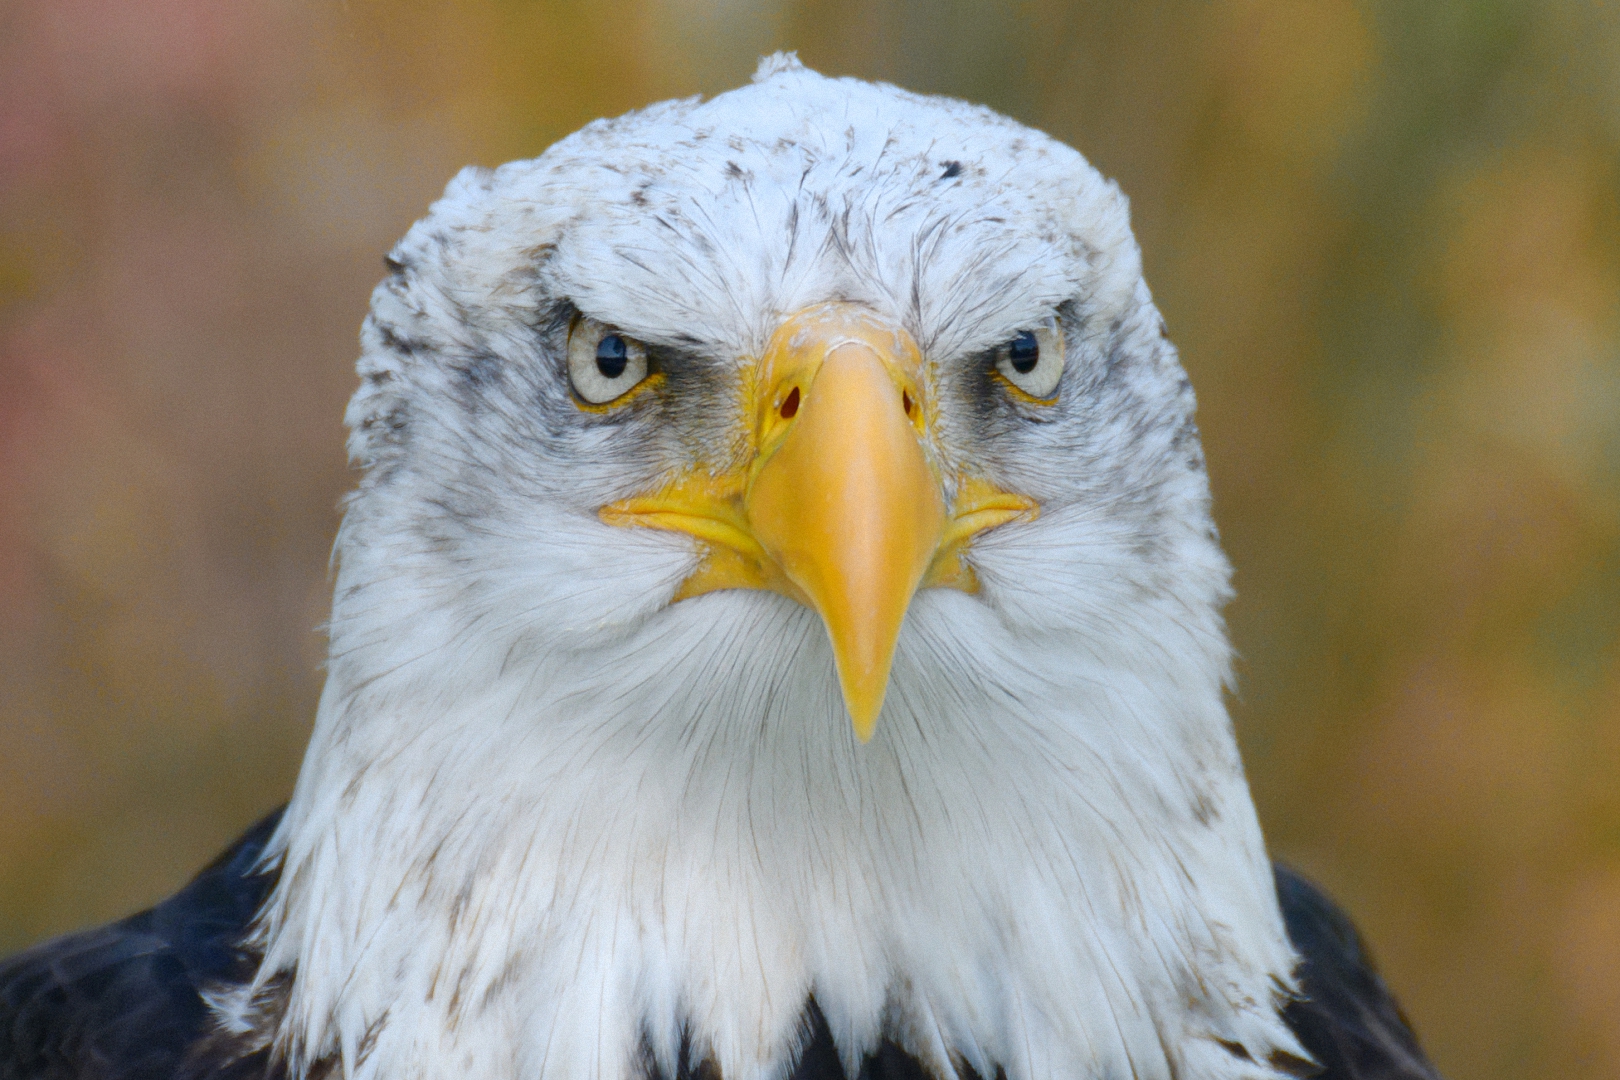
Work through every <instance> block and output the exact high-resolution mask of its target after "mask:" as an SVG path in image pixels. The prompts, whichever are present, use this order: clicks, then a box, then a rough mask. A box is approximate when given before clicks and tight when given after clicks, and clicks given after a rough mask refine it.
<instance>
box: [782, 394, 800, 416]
mask: <svg viewBox="0 0 1620 1080" xmlns="http://www.w3.org/2000/svg"><path fill="white" fill-rule="evenodd" d="M798 412H799V388H798V387H797V386H795V387H794V388H793V389H792V390H791V391H789V392H788V396H787V397H786V398H785V399H784V400H783V402H782V408H781V413H782V419H784V420H791V419H793V418H794V416H796V415H798Z"/></svg>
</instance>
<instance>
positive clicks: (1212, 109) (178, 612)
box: [0, 0, 1620, 1080]
mask: <svg viewBox="0 0 1620 1080" xmlns="http://www.w3.org/2000/svg"><path fill="white" fill-rule="evenodd" d="M777 48H796V49H798V50H799V52H800V55H801V57H802V58H803V59H804V60H805V61H806V62H807V63H809V64H810V65H812V66H814V67H817V68H819V69H820V70H822V71H825V72H828V73H836V74H854V75H859V76H863V77H867V78H880V79H887V80H891V81H895V82H898V83H901V84H903V85H906V86H908V87H910V88H912V89H917V90H924V91H933V92H941V93H949V94H953V95H957V96H962V97H967V98H972V99H975V100H979V101H983V102H985V103H987V104H990V105H992V106H994V107H996V108H998V109H1001V110H1002V111H1005V112H1008V113H1010V114H1011V115H1013V116H1015V117H1017V118H1019V119H1021V120H1023V121H1025V122H1028V123H1031V124H1034V125H1036V126H1039V127H1042V128H1044V129H1046V130H1048V131H1050V132H1052V133H1054V134H1055V135H1057V136H1059V137H1060V138H1063V139H1065V140H1066V141H1068V142H1070V143H1072V144H1073V145H1075V146H1077V147H1078V148H1080V149H1081V150H1082V151H1083V152H1084V153H1085V154H1086V155H1087V156H1088V157H1090V158H1091V160H1092V161H1093V162H1095V163H1096V164H1097V165H1098V166H1099V167H1100V168H1101V169H1102V170H1103V172H1104V173H1106V174H1108V175H1109V176H1112V177H1115V178H1117V179H1118V180H1119V182H1120V184H1121V185H1122V187H1123V188H1124V189H1125V191H1126V192H1127V193H1128V194H1129V195H1130V196H1131V198H1132V200H1133V202H1132V205H1133V211H1134V216H1135V221H1136V225H1137V229H1138V233H1139V236H1140V239H1141V241H1142V245H1143V249H1144V252H1145V257H1146V263H1147V268H1148V276H1149V281H1150V282H1151V283H1152V285H1153V287H1154V289H1155V292H1156V296H1157V297H1158V299H1159V302H1160V304H1161V306H1162V308H1163V310H1164V313H1165V316H1166V318H1167V320H1168V322H1169V326H1170V330H1171V334H1172V336H1173V337H1174V338H1175V340H1176V341H1177V342H1178V343H1179V344H1180V345H1181V347H1182V350H1183V355H1184V359H1185V362H1186V365H1187V367H1188V369H1189V370H1190V372H1191V374H1192V378H1193V381H1194V384H1195V385H1196V386H1197V387H1198V389H1199V392H1200V395H1201V398H1200V400H1201V404H1202V409H1201V424H1202V428H1203V432H1204V437H1205V440H1206V446H1207V450H1208V458H1209V465H1210V473H1211V476H1212V478H1213V481H1214V484H1215V495H1216V512H1217V516H1218V518H1219V521H1220V524H1221V528H1222V530H1223V534H1224V537H1225V541H1226V544H1227V547H1228V550H1229V551H1230V553H1231V555H1232V558H1233V561H1234V562H1235V564H1236V566H1237V586H1238V590H1239V598H1238V600H1237V601H1236V602H1235V603H1234V604H1233V605H1232V607H1231V609H1230V612H1229V615H1230V620H1231V627H1232V632H1233V635H1234V637H1235V639H1236V643H1237V646H1238V649H1239V651H1240V652H1241V654H1242V664H1241V681H1240V685H1239V687H1238V688H1237V692H1236V694H1235V696H1234V701H1233V707H1234V715H1235V717H1236V722H1237V726H1238V731H1239V734H1240V736H1241V738H1242V741H1243V745H1244V750H1245V753H1246V755H1247V760H1248V763H1249V768H1250V773H1251V778H1252V781H1253V785H1254V791H1255V796H1256V800H1257V802H1258V804H1259V808H1260V813H1261V817H1262V820H1263V822H1264V823H1265V826H1266V829H1267V833H1268V836H1269V838H1270V841H1271V843H1272V846H1273V849H1274V851H1275V853H1276V854H1277V855H1278V856H1279V857H1281V858H1284V859H1286V860H1289V861H1291V862H1293V863H1295V864H1297V865H1298V866H1300V867H1301V868H1302V869H1304V870H1305V871H1306V872H1308V873H1309V874H1311V875H1313V876H1315V877H1317V878H1318V879H1320V880H1321V881H1322V882H1323V883H1324V884H1325V885H1326V886H1327V887H1328V888H1329V889H1330V890H1331V891H1332V892H1333V893H1334V894H1335V895H1336V896H1338V897H1339V898H1340V899H1341V900H1342V901H1343V902H1344V903H1345V904H1346V905H1347V906H1348V907H1349V909H1350V910H1351V911H1352V913H1353V914H1354V915H1355V916H1356V918H1357V919H1358V920H1359V921H1360V923H1361V924H1362V926H1363V928H1364V929H1365V930H1366V932H1367V933H1368V935H1369V937H1370V939H1371V941H1372V942H1373V945H1374V947H1375V949H1376V952H1377V954H1378V956H1379V958H1380V960H1381V962H1382V965H1383V967H1384V969H1385V973H1386V975H1387V976H1388V978H1389V980H1390V981H1391V982H1392V983H1393V985H1394V986H1395V988H1396V989H1397V991H1398V992H1399V993H1400V994H1401V996H1402V997H1403V999H1404V1002H1405V1004H1406V1006H1407V1009H1408V1011H1409V1013H1410V1014H1411V1016H1412V1018H1413V1020H1414V1023H1415V1024H1416V1026H1417V1028H1418V1029H1419V1032H1420V1034H1421V1035H1422V1037H1423V1038H1424V1040H1425V1042H1426V1043H1427V1045H1428V1047H1429V1048H1430V1050H1431V1051H1432V1053H1433V1056H1434V1058H1435V1060H1436V1062H1437V1064H1438V1065H1439V1066H1440V1067H1441V1069H1442V1070H1443V1071H1445V1072H1446V1074H1447V1075H1449V1076H1452V1077H1457V1078H1463V1077H1467V1078H1472V1080H1496V1078H1502V1080H1506V1078H1509V1077H1513V1078H1518V1077H1527V1076H1558V1077H1564V1078H1570V1080H1580V1078H1592V1080H1597V1078H1607V1077H1614V1076H1616V1075H1620V9H1617V8H1616V7H1615V6H1614V5H1605V4H1593V3H1590V2H1588V0H1543V2H1515V0H1472V2H1463V0H1401V2H1386V3H1379V4H1372V5H1358V4H1353V3H1351V2H1349V0H1313V2H1310V3H1298V2H1294V0H1239V2H1212V0H1163V2H1154V3H1139V4H1129V5H1121V4H1117V3H1107V2H1104V0H1096V2H1087V3H1070V4H1059V3H1051V2H1046V0H1030V2H1025V0H1016V2H1014V0H1007V2H1003V3H982V2H970V0H948V2H947V0H932V2H923V0H912V2H904V0H894V2H871V3H858V2H856V0H820V2H815V0H809V2H802V3H790V2H786V0H782V2H770V0H754V2H746V0H649V2H645V3H641V2H632V0H613V2H609V3H597V2H587V0H571V2H568V0H563V2H552V3H519V2H517V0H467V2H464V3H449V2H430V0H410V2H399V0H388V2H384V0H346V2H343V3H337V2H324V0H323V2H315V0H293V2H270V0H242V2H233V3H219V2H217V0H16V2H13V3H10V4H7V5H5V6H4V7H0V612H3V615H0V952H4V951H9V950H11V949H13V948H16V947H19V946H21V945H24V944H26V943H28V942H30V941H33V940H36V939H38V938H41V937H44V936H47V935H50V934H53V933H56V932H59V931H62V930H66V929H69V928H72V927H75V926H79V925H82V924H86V923H92V922H98V921H102V920H106V919H109V918H113V917H115V916H118V915H121V914H124V913H127V912H129V911H131V910H134V909H135V908H137V907H139V906H142V905H144V904H146V903H149V902H151V901H153V900H155V899H156V898H158V897H160V896H162V895H164V894H165V893H167V892H168V891H170V890H172V889H173V888H174V887H175V886H177V885H178V884H179V883H180V882H181V881H182V880H184V879H185V878H186V877H187V876H188V875H189V874H190V873H191V872H192V871H193V870H195V869H196V868H197V867H199V866H200V865H202V863H204V862H205V861H206V860H207V859H208V858H209V857H210V856H211V855H212V854H213V853H214V852H215V851H216V850H217V849H218V848H219V847H220V846H221V845H222V844H223V843H225V842H226V841H227V840H228V839H229V838H230V837H231V836H232V835H233V834H234V833H235V832H236V831H237V830H239V829H240V828H242V827H243V826H244V825H246V824H247V823H248V822H249V821H251V820H252V819H254V818H255V817H257V816H258V815H259V814H261V813H263V812H264V811H266V810H268V809H269V808H271V807H272V806H274V805H276V804H277V803H279V802H281V801H282V800H283V799H285V798H286V796H287V794H288V793H289V791H290V789H291V784H292V780H293V777H294V775H295V773H296V770H297V767H298V762H299V756H300V753H301V751H302V744H303V741H304V739H305V737H306V735H307V733H308V730H309V725H310V721H311V717H312V714H313V710H314V705H315V700H316V696H317V694H318V691H319V687H320V680H321V671H320V661H321V656H322V648H323V640H322V638H321V636H320V634H319V632H318V626H319V623H320V621H321V619H322V618H323V617H324V613H325V608H326V605H327V602H328V597H327V590H328V588H329V585H328V581H327V577H326V559H327V554H328V551H329V547H330V544H331V541H332V536H333V532H334V530H335V528H336V525H337V520H338V514H337V510H336V506H337V503H338V499H339V498H340V496H341V495H342V494H343V492H344V491H345V490H346V489H347V488H348V487H349V486H351V484H352V483H353V477H352V476H351V475H350V474H349V473H348V471H347V469H346V467H345V464H344V456H343V436H344V432H343V429H342V426H341V422H340V418H341V415H342V410H343V404H344V401H345V399H346V398H347V396H348V394H349V393H350V391H351V389H352V388H353V385H354V377H353V374H352V371H353V360H354V357H355V355H356V352H357V346H356V340H355V334H356V330H357V327H358V325H359V322H360V318H361V316H362V314H363V313H364V311H365V307H366V303H367V297H368V294H369V291H370V289H371V287H372V285H373V284H374V283H375V282H376V280H377V279H378V278H379V277H380V276H381V273H382V267H381V261H380V260H381V256H382V254H383V252H384V251H386V250H387V249H388V247H389V246H390V245H391V244H392V242H393V241H394V240H395V239H396V238H397V237H398V236H399V235H400V234H402V233H403V231H404V230H405V229H406V227H407V226H408V225H409V224H410V222H411V221H412V220H413V219H414V218H415V217H417V216H419V215H420V214H421V213H422V212H423V211H424V210H425V209H426V207H427V205H428V204H429V202H430V201H431V200H432V199H433V198H434V197H435V195H436V194H437V193H438V192H439V191H440V190H441V189H442V187H443V185H444V183H445V181H446V180H448V179H449V177H450V176H451V175H452V174H453V173H454V171H455V170H456V169H457V168H458V167H459V166H461V165H463V164H466V163H469V162H474V163H480V164H484V165H495V164H498V163H500V162H502V161H505V160H508V159H511V158H516V157H526V156H532V155H534V154H536V153H538V152H539V151H541V150H542V149H544V148H545V147H546V145H547V144H549V143H550V142H551V141H553V140H554V139H556V138H558V137H560V136H562V135H564V134H566V133H568V132H569V131H571V130H573V129H574V128H577V127H578V126H580V125H581V124H583V123H585V122H586V121H588V120H590V119H592V118H594V117H597V116H601V115H604V114H612V113H618V112H622V111H624V110H627V109H631V108H634V107H637V106H639V105H642V104H646V103H648V102H651V101H655V100H659V99H662V98H667V97H672V96H677V95H688V94H694V93H715V92H718V91H720V90H723V89H725V88H727V87H730V86H733V85H736V84H738V83H740V82H743V81H745V80H746V79H747V77H748V75H749V73H750V72H751V70H752V68H753V65H754V63H755V59H756V57H757V56H758V55H759V54H761V53H763V52H768V51H771V50H774V49H777Z"/></svg>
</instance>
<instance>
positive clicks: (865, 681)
mask: <svg viewBox="0 0 1620 1080" xmlns="http://www.w3.org/2000/svg"><path fill="white" fill-rule="evenodd" d="M924 376H925V372H924V370H923V363H922V358H921V355H920V353H919V350H918V349H917V346H916V343H915V342H914V341H912V339H911V336H910V335H909V334H907V333H906V332H905V331H904V330H903V329H900V328H898V327H895V326H892V325H890V324H888V323H887V322H885V321H883V320H881V319H879V318H878V317H877V316H876V315H874V314H873V313H871V312H870V311H868V310H867V309H865V308H861V307H857V306H855V305H852V304H843V303H838V304H826V305H821V306H819V307H814V308H810V309H807V310H806V311H802V312H800V313H798V314H797V315H794V316H792V317H791V318H789V319H788V320H787V321H786V322H784V323H783V324H782V326H781V327H780V328H778V330H777V331H776V333H775V334H774V335H773V336H772V338H771V341H770V344H769V345H768V346H767V348H766V350H765V353H764V355H762V356H761V357H760V360H759V364H758V367H757V369H756V377H755V379H754V384H753V393H752V395H751V396H752V401H751V403H750V404H751V408H750V412H751V414H752V415H751V421H752V422H751V432H750V434H751V439H750V443H751V445H752V447H753V448H754V452H753V456H752V460H750V461H749V462H748V463H747V465H746V467H745V468H744V469H741V470H737V471H734V472H729V473H725V474H721V475H713V474H698V475H693V476H689V477H687V478H685V479H683V480H682V481H679V482H677V483H676V484H673V485H671V486H669V487H667V488H665V489H664V490H662V491H660V492H659V493H657V494H654V495H650V496H644V497H641V498H636V499H627V500H624V501H622V502H619V503H613V504H611V505H609V506H606V507H603V508H602V511H601V516H602V518H603V520H604V521H607V522H609V523H610V524H618V525H646V526H652V527H657V528H671V529H678V530H680V531H683V532H688V533H691V534H693V535H695V536H698V537H700V538H701V539H703V540H704V541H706V542H707V544H708V548H709V557H708V558H707V559H706V560H705V561H704V563H703V564H702V565H701V566H700V567H699V568H698V570H697V571H696V572H695V573H694V574H693V575H692V576H691V577H690V578H689V579H688V580H687V582H686V583H685V584H684V585H683V587H682V589H681V591H680V593H679V594H678V595H677V599H681V598H684V597H687V596H692V595H696V594H698V593H702V592H709V591H711V590H713V589H720V588H738V587H742V588H768V589H775V590H777V591H779V592H784V593H786V594H788V595H789V596H792V597H794V598H795V599H798V600H800V601H801V602H804V603H806V604H808V605H809V606H810V607H812V608H814V609H815V610H816V612H817V613H819V614H820V615H821V618H822V622H823V623H824V624H825V625H826V627H827V635H828V637H829V638H830V639H831V642H832V647H833V656H834V659H835V662H836V664H837V667H838V679H839V683H840V685H841V686H842V688H843V694H844V703H845V705H846V707H847V708H848V710H849V715H850V719H851V720H852V721H853V722H854V726H855V734H856V736H857V737H858V738H859V739H860V740H861V741H862V742H865V741H867V740H868V739H870V738H871V736H872V732H873V729H874V728H875V726H876V724H877V718H878V714H879V712H880V711H881V710H882V708H883V699H884V696H885V693H886V691H887V689H888V683H889V668H890V666H891V664H892V662H893V659H894V650H895V644H896V642H897V641H898V640H899V637H900V627H901V624H902V623H903V622H904V620H905V615H906V609H907V608H908V607H909V605H910V603H911V598H912V595H913V594H914V593H915V592H916V591H917V589H918V587H919V586H921V585H922V584H924V583H925V581H927V580H928V579H929V578H933V579H935V580H934V581H932V582H929V583H937V584H945V585H954V586H957V587H959V588H966V589H968V590H969V591H972V589H973V588H974V583H973V581H972V577H971V574H970V573H969V572H967V571H966V570H965V569H964V568H963V567H962V565H961V564H960V562H959V561H958V559H957V556H958V555H959V553H960V551H961V550H962V548H963V547H964V546H965V544H966V541H967V540H968V539H969V538H970V537H971V536H972V535H973V534H974V533H978V532H981V531H983V530H984V529H985V528H989V527H993V526H994V525H999V524H1001V523H1003V522H1005V521H1007V520H1010V519H1012V518H1014V517H1019V516H1027V515H1029V514H1032V513H1033V512H1034V510H1035V504H1034V503H1033V501H1031V500H1029V499H1027V498H1023V497H1021V496H1016V495H1009V494H1008V493H1005V492H1001V491H999V490H995V489H993V488H990V487H989V486H988V485H985V484H984V483H982V482H974V483H968V484H959V485H958V488H959V492H958V498H957V500H956V503H957V505H956V506H954V507H953V508H952V509H951V510H947V506H946V493H945V489H944V484H943V482H942V479H941V476H940V473H939V470H938V468H937V467H936V466H935V465H934V463H933V461H932V459H931V456H930V454H929V452H928V450H927V435H928V427H929V422H930V417H931V416H932V415H933V414H934V407H935V403H934V401H933V399H932V395H931V391H930V388H929V386H928V385H927V384H926V379H925V377H924ZM964 494H966V496H967V501H968V503H970V504H971V505H963V497H964ZM931 571H932V573H931Z"/></svg>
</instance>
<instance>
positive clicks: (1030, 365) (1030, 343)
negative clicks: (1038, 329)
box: [1007, 330, 1041, 375]
mask: <svg viewBox="0 0 1620 1080" xmlns="http://www.w3.org/2000/svg"><path fill="white" fill-rule="evenodd" d="M1007 359H1009V360H1011V361H1012V366H1013V370H1014V371H1016V372H1018V374H1020V375H1028V374H1029V373H1030V372H1032V371H1034V370H1035V365H1036V364H1038V363H1039V362H1040V359H1041V343H1040V342H1038V341H1036V340H1035V335H1034V334H1032V333H1030V332H1029V331H1028V330H1025V331H1024V332H1023V333H1021V334H1019V335H1018V336H1017V337H1015V338H1013V339H1012V344H1011V345H1008V346H1007Z"/></svg>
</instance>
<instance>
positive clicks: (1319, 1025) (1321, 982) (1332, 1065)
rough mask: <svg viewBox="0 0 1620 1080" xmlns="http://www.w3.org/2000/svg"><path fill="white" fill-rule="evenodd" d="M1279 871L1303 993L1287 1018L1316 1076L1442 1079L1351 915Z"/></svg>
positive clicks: (1281, 898) (1321, 1078)
mask: <svg viewBox="0 0 1620 1080" xmlns="http://www.w3.org/2000/svg"><path fill="white" fill-rule="evenodd" d="M1274 869H1275V871H1276V875H1277V899H1278V901H1279V902H1280V903H1281V904H1282V913H1283V920H1284V922H1286V923H1287V925H1288V936H1289V938H1290V939H1292V940H1293V943H1294V948H1296V949H1298V950H1299V954H1300V958H1301V960H1300V966H1299V979H1300V992H1301V997H1300V998H1299V1000H1296V1001H1294V1002H1292V1003H1290V1004H1289V1006H1288V1009H1287V1011H1286V1012H1285V1013H1284V1016H1285V1018H1286V1019H1287V1020H1288V1025H1289V1026H1290V1027H1291V1028H1293V1029H1294V1034H1295V1035H1298V1036H1299V1040H1300V1042H1302V1043H1304V1044H1305V1049H1307V1050H1309V1051H1310V1052H1311V1056H1312V1057H1314V1058H1315V1059H1316V1060H1317V1061H1318V1062H1319V1063H1320V1064H1321V1065H1322V1071H1321V1072H1320V1073H1317V1074H1316V1075H1317V1080H1440V1074H1439V1073H1438V1072H1437V1071H1436V1070H1435V1068H1434V1066H1433V1065H1431V1064H1429V1059H1428V1058H1427V1057H1425V1056H1424V1054H1423V1049H1422V1047H1420V1046H1419V1045H1418V1041H1417V1036H1416V1035H1414V1034H1413V1033H1412V1025H1411V1023H1410V1022H1408V1021H1407V1019H1406V1015H1405V1014H1404V1013H1402V1012H1401V1007H1400V1005H1398V1004H1397V1003H1396V1001H1395V997H1394V995H1392V994H1391V993H1390V992H1389V988H1388V987H1387V986H1385V985H1384V980H1383V979H1382V978H1380V977H1379V974H1378V969H1377V967H1376V966H1375V965H1374V964H1373V960H1372V956H1371V955H1370V954H1369V953H1368V951H1367V948H1366V946H1365V945H1364V944H1362V941H1361V937H1360V935H1359V934H1357V933H1356V928H1355V926H1354V925H1352V924H1351V922H1350V919H1349V917H1348V916H1347V915H1345V913H1344V912H1342V911H1340V910H1339V909H1338V908H1337V907H1336V906H1335V905H1334V903H1333V901H1331V900H1329V899H1328V898H1327V897H1326V896H1325V895H1323V893H1322V892H1321V890H1319V889H1317V888H1316V886H1314V885H1312V884H1311V883H1310V882H1308V881H1306V880H1305V879H1304V878H1302V877H1300V876H1299V875H1298V874H1297V873H1295V872H1294V871H1292V870H1290V869H1288V868H1287V867H1285V866H1277V867H1275V868H1274Z"/></svg>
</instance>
